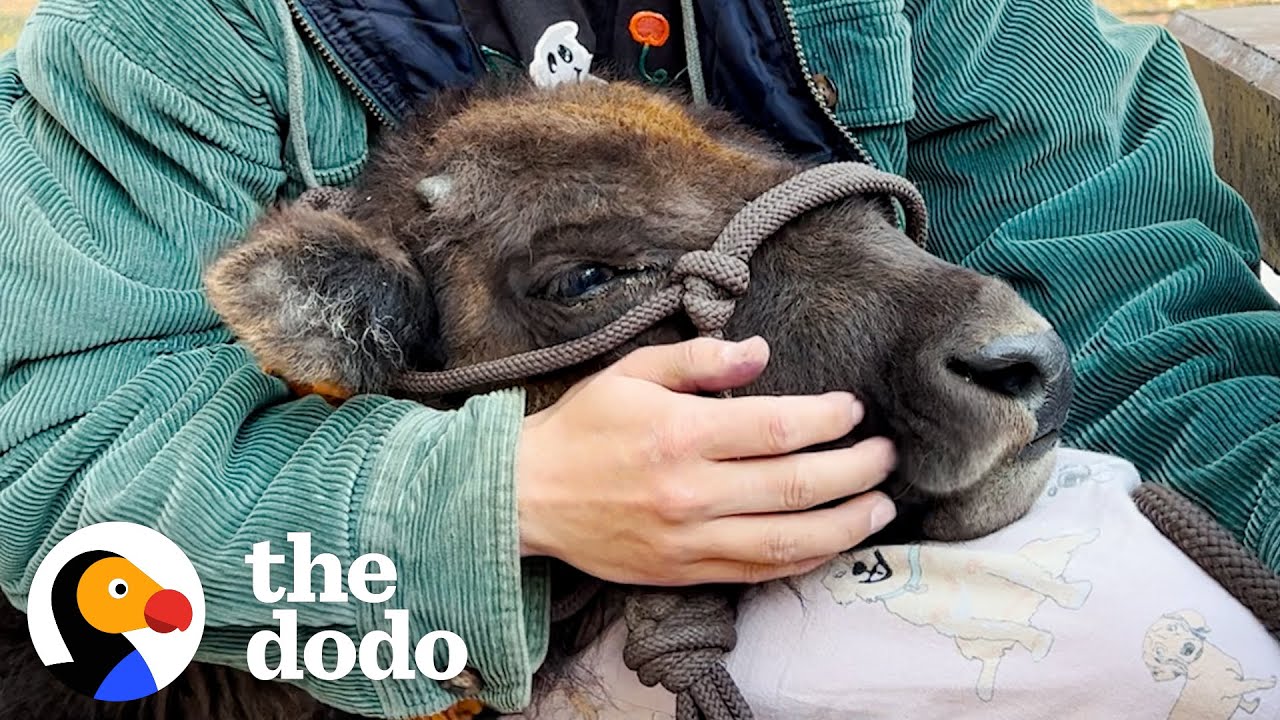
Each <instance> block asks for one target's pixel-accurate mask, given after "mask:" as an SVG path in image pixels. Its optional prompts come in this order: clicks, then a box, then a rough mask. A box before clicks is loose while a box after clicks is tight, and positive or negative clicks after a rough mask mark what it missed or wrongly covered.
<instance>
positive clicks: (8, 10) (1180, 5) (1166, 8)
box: [0, 0, 1265, 52]
mask: <svg viewBox="0 0 1280 720" xmlns="http://www.w3.org/2000/svg"><path fill="white" fill-rule="evenodd" d="M1042 1H1044V0H1042ZM35 4H36V0H0V52H4V51H5V50H8V49H9V48H11V47H13V44H14V43H15V42H16V41H17V39H18V30H19V29H21V28H22V21H23V20H24V19H26V17H27V13H30V12H31V8H33V7H35ZM1099 4H1100V5H1102V6H1103V7H1105V8H1107V9H1108V10H1110V11H1112V12H1114V13H1116V14H1117V15H1120V16H1122V17H1124V18H1126V19H1129V20H1132V21H1134V22H1149V23H1160V24H1163V23H1164V22H1166V21H1167V20H1168V19H1169V15H1170V14H1171V13H1173V12H1174V11H1176V10H1183V9H1187V8H1196V9H1201V8H1218V7H1236V6H1240V5H1259V4H1265V3H1260V2H1258V1H1257V0H1101V1H1100V3H1099Z"/></svg>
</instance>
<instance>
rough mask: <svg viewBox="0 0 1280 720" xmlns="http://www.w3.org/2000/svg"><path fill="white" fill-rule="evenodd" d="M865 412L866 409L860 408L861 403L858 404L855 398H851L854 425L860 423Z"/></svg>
mask: <svg viewBox="0 0 1280 720" xmlns="http://www.w3.org/2000/svg"><path fill="white" fill-rule="evenodd" d="M851 397H852V396H851ZM866 412H867V409H866V408H865V407H863V406H862V403H860V402H858V399H857V398H853V424H854V425H857V424H858V423H860V422H862V417H863V415H864V414H865V413H866Z"/></svg>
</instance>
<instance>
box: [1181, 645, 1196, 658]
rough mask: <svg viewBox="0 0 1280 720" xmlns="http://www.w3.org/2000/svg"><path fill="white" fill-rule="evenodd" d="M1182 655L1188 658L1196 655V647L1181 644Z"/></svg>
mask: <svg viewBox="0 0 1280 720" xmlns="http://www.w3.org/2000/svg"><path fill="white" fill-rule="evenodd" d="M1182 654H1183V655H1186V656H1188V657H1190V656H1192V655H1195V654H1196V646H1195V645H1192V644H1191V643H1182Z"/></svg>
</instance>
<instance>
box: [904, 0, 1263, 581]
mask: <svg viewBox="0 0 1280 720" xmlns="http://www.w3.org/2000/svg"><path fill="white" fill-rule="evenodd" d="M907 14H908V16H909V18H910V22H911V27H912V40H911V43H912V50H913V53H914V70H915V72H914V77H915V88H914V93H913V97H914V103H915V106H916V112H915V116H914V119H913V120H912V121H911V122H910V123H909V124H908V126H907V148H908V151H907V168H906V170H907V174H908V175H909V176H910V177H912V178H913V179H915V180H916V181H917V182H918V183H919V184H920V186H921V188H922V190H923V192H924V193H925V195H926V196H927V199H928V201H929V203H930V207H931V211H932V214H933V218H934V223H933V226H934V227H935V228H936V234H935V235H934V237H933V243H934V247H933V249H934V250H935V252H938V253H939V254H941V255H943V256H945V257H946V258H948V259H950V260H952V261H955V262H959V263H961V264H963V265H966V266H969V267H972V268H975V269H977V270H979V271H982V272H985V273H989V274H994V275H998V276H1001V277H1004V278H1006V279H1008V280H1009V281H1011V282H1012V283H1013V285H1014V286H1015V287H1016V288H1017V289H1018V290H1019V291H1020V292H1021V294H1022V295H1023V296H1024V297H1025V298H1027V299H1028V300H1029V301H1030V302H1031V303H1032V304H1033V305H1034V306H1035V307H1036V308H1037V309H1038V310H1039V311H1041V312H1042V313H1043V314H1045V315H1046V316H1047V317H1048V319H1049V320H1050V321H1052V322H1053V323H1054V324H1055V325H1056V326H1057V327H1058V328H1059V330H1060V331H1061V333H1062V334H1063V336H1064V338H1065V340H1066V341H1067V343H1068V345H1069V346H1070V347H1071V349H1072V352H1073V354H1074V361H1075V366H1076V368H1077V370H1078V372H1079V382H1078V384H1077V390H1078V396H1077V398H1076V400H1075V403H1074V405H1073V411H1072V415H1071V418H1070V421H1069V424H1068V427H1067V433H1066V435H1067V437H1066V440H1067V442H1068V444H1071V445H1074V446H1079V447H1083V448H1089V449H1093V450H1098V451H1103V452H1110V453H1114V454H1117V455H1120V456H1123V457H1125V458H1128V459H1129V460H1131V461H1133V462H1134V463H1135V464H1136V465H1137V467H1138V468H1139V470H1140V471H1141V473H1142V475H1143V477H1144V479H1145V480H1147V481H1154V482H1159V483H1166V484H1168V485H1170V486H1173V487H1175V488H1177V489H1178V490H1180V491H1182V492H1184V493H1186V494H1188V495H1189V496H1191V497H1192V498H1194V499H1195V500H1197V501H1198V502H1200V503H1201V504H1203V505H1204V506H1205V507H1206V508H1208V509H1209V510H1211V511H1212V513H1213V514H1214V515H1215V516H1216V517H1217V519H1218V520H1219V521H1220V522H1221V523H1222V524H1223V525H1224V526H1225V527H1227V528H1228V529H1229V530H1230V531H1231V532H1232V533H1234V534H1235V535H1236V536H1237V537H1238V538H1240V539H1241V540H1242V541H1243V542H1244V543H1245V544H1246V545H1247V546H1248V547H1249V548H1250V549H1252V550H1253V551H1255V552H1257V553H1258V554H1259V555H1260V556H1261V557H1262V559H1263V560H1264V561H1265V562H1266V563H1267V564H1268V565H1269V566H1270V567H1271V568H1272V569H1275V570H1280V466H1278V465H1277V458H1280V351H1277V349H1278V348H1280V312H1278V311H1277V309H1278V308H1277V305H1276V303H1275V302H1274V301H1273V300H1272V299H1271V297H1269V296H1268V294H1267V293H1266V292H1265V291H1264V289H1263V287H1262V286H1261V283H1260V282H1259V280H1258V278H1257V275H1256V270H1257V266H1258V262H1259V248H1258V241H1257V234H1256V228H1255V225H1254V223H1253V220H1252V218H1251V216H1250V213H1249V211H1248V209H1247V208H1246V207H1245V205H1244V203H1243V202H1242V201H1241V199H1240V198H1239V197H1238V195H1237V194H1236V193H1235V192H1234V191H1233V190H1232V189H1231V188H1229V187H1228V186H1227V185H1226V184H1225V183H1224V182H1222V180H1220V179H1219V178H1218V177H1217V176H1216V175H1215V172H1214V168H1213V162H1212V160H1213V159H1212V152H1211V135H1210V129H1209V125H1208V121H1207V118H1206V114H1205V112H1204V109H1203V103H1202V101H1201V99H1200V96H1199V94H1198V91H1197V89H1196V87H1195V85H1194V82H1193V80H1192V77H1191V74H1190V72H1189V70H1188V67H1187V63H1186V60H1185V58H1184V57H1183V55H1182V52H1181V50H1180V48H1179V46H1178V45H1177V43H1176V42H1175V41H1174V40H1173V39H1172V38H1171V37H1170V36H1169V34H1168V33H1167V32H1166V31H1165V30H1164V29H1163V28H1158V27H1155V26H1145V25H1126V24H1123V23H1120V22H1118V21H1117V20H1115V19H1114V18H1112V17H1111V16H1109V15H1107V14H1106V13H1105V12H1103V11H1101V10H1096V9H1095V8H1094V7H1093V5H1092V3H1091V2H1088V1H1087V0H1063V1H1061V2H1051V3H1046V2H1031V1H1027V0H993V1H992V2H984V3H966V4H960V5H957V4H956V3H949V2H940V1H937V0H919V1H916V0H910V1H909V2H907Z"/></svg>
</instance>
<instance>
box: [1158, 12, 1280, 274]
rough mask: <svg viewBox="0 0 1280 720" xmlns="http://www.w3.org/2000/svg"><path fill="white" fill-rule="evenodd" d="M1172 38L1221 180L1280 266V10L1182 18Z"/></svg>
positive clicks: (1274, 264)
mask: <svg viewBox="0 0 1280 720" xmlns="http://www.w3.org/2000/svg"><path fill="white" fill-rule="evenodd" d="M1169 30H1170V32H1172V33H1173V35H1174V36H1175V37H1177V38H1178V40H1179V41H1180V42H1181V43H1182V46H1183V48H1184V49H1185V50H1186V53H1187V59H1188V61H1189V62H1190V64H1191V71H1192V73H1193V74H1194V75H1195V78H1196V83H1197V84H1198V85H1199V86H1200V92H1201V94H1202V95H1203V96H1204V102H1205V107H1206V108H1207V109H1208V111H1209V120H1210V122H1211V123H1212V124H1213V135H1214V161H1215V163H1216V165H1217V168H1218V173H1219V174H1220V175H1222V178H1223V179H1224V180H1226V181H1227V182H1228V183H1230V184H1231V186H1232V187H1234V188H1235V189H1236V190H1237V191H1238V192H1239V193H1240V194H1241V195H1243V196H1244V198H1245V200H1247V201H1248V203H1249V206H1250V207H1251V208H1253V212H1254V215H1255V217H1257V219H1258V225H1259V226H1260V227H1261V229H1262V243H1263V250H1262V253H1263V258H1264V259H1265V260H1266V262H1267V264H1268V265H1271V266H1272V267H1277V266H1280V5H1261V6H1254V7H1243V8H1227V9H1221V10H1199V11H1186V12H1180V13H1177V14H1176V15H1174V16H1173V18H1172V19H1171V20H1170V21H1169Z"/></svg>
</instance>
